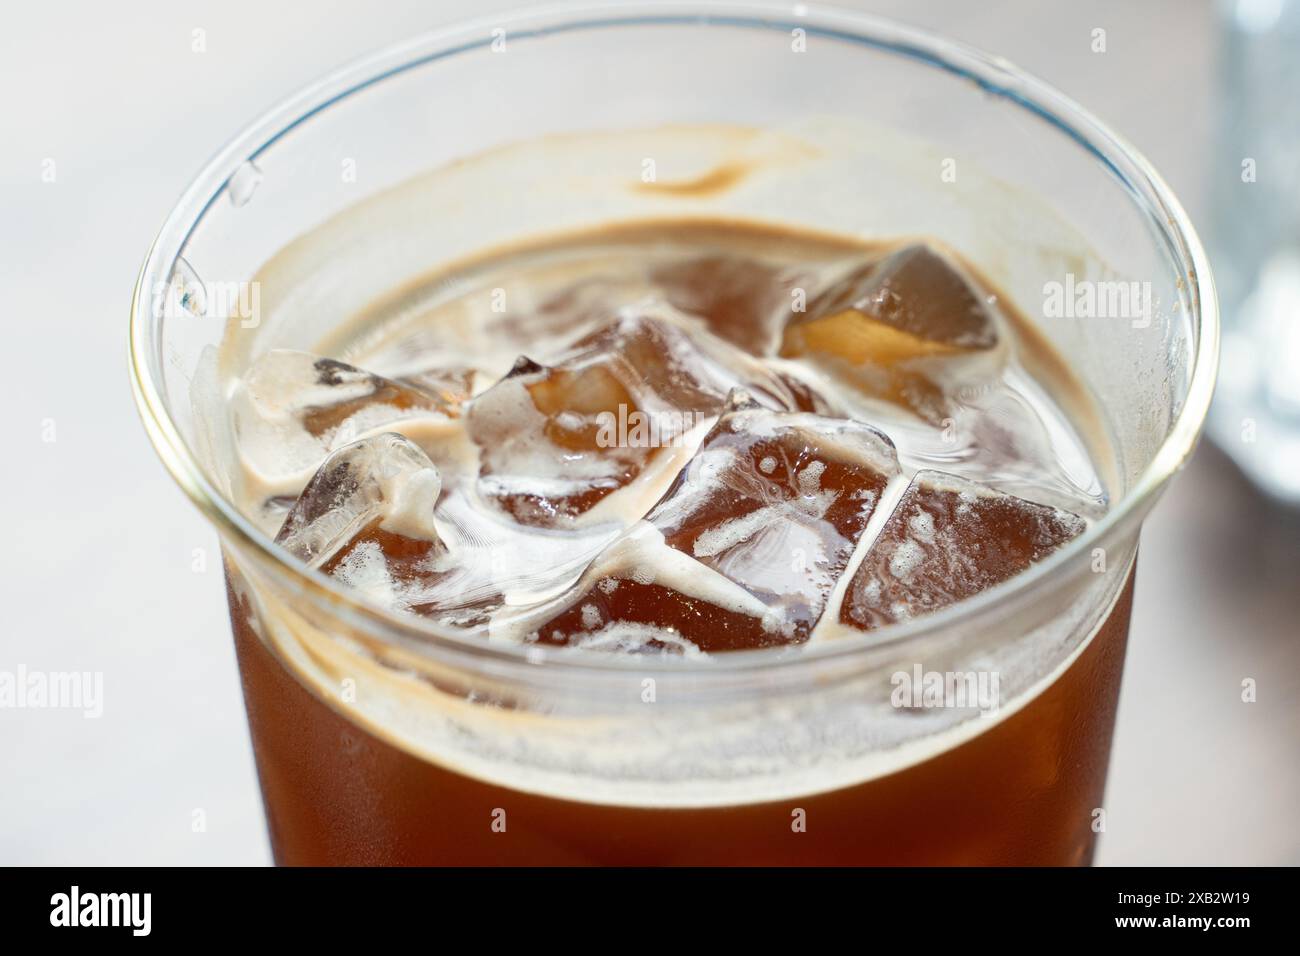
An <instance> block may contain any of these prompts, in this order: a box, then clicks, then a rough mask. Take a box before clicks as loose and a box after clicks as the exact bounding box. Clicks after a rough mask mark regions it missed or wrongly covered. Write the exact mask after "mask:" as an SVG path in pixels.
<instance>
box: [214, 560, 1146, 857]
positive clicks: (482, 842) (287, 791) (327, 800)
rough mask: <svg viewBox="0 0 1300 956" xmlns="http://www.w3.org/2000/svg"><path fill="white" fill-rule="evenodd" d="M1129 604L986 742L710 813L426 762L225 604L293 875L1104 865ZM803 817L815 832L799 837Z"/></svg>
mask: <svg viewBox="0 0 1300 956" xmlns="http://www.w3.org/2000/svg"><path fill="white" fill-rule="evenodd" d="M1132 592H1133V581H1132V576H1131V574H1130V578H1129V581H1128V584H1127V585H1126V587H1125V588H1124V591H1123V593H1122V594H1121V595H1120V598H1119V600H1118V601H1117V602H1116V604H1115V606H1114V608H1113V609H1112V610H1111V612H1110V614H1109V616H1108V617H1107V618H1106V620H1105V622H1104V623H1103V624H1102V626H1101V628H1100V630H1099V631H1098V633H1097V634H1096V635H1095V636H1094V637H1093V639H1092V642H1091V643H1090V644H1089V645H1088V647H1087V648H1085V650H1084V651H1083V653H1082V654H1081V655H1080V656H1079V657H1078V658H1077V659H1076V660H1075V661H1074V662H1073V663H1072V664H1071V665H1070V667H1069V668H1068V670H1066V671H1065V672H1064V673H1063V674H1062V675H1061V676H1060V678H1058V679H1057V680H1056V681H1055V682H1054V683H1053V684H1052V685H1051V686H1050V687H1048V688H1047V689H1046V690H1044V691H1043V692H1042V693H1041V694H1040V695H1038V697H1037V698H1035V699H1034V700H1032V701H1030V702H1029V703H1028V704H1027V705H1026V706H1025V707H1024V708H1023V709H1022V710H1020V711H1018V712H1016V713H1015V714H1012V715H1011V716H1010V717H1008V718H1006V719H1005V720H1003V721H1001V722H999V723H997V724H996V725H994V726H993V727H992V728H990V729H989V730H988V731H986V732H984V733H983V734H980V735H979V736H977V737H975V738H974V739H972V740H970V741H968V742H966V743H964V744H962V745H959V746H957V747H954V748H952V749H950V750H948V751H946V752H945V753H942V754H940V755H938V756H936V757H933V758H932V759H930V760H926V761H924V762H922V763H919V764H916V765H914V766H911V767H908V768H906V769H904V770H900V771H898V772H896V773H892V774H889V775H888V776H885V777H880V778H877V779H875V780H871V781H869V782H867V783H863V784H860V785H858V786H855V787H846V788H844V789H840V790H835V791H831V792H829V793H818V794H814V795H809V796H806V797H801V798H799V799H798V800H792V801H788V802H780V803H758V804H747V805H742V806H736V807H716V808H713V807H711V808H704V809H694V808H688V809H655V808H651V807H647V808H643V809H640V808H629V807H622V806H600V805H597V804H590V803H579V802H575V801H570V800H560V799H548V798H546V797H540V796H536V795H534V794H529V793H523V792H520V791H515V790H511V789H508V788H505V787H500V786H493V785H491V784H487V783H484V782H482V781H479V780H476V779H473V778H470V777H467V776H465V775H463V774H460V773H456V772H454V771H452V770H448V769H446V768H443V767H440V766H438V765H436V764H433V763H429V762H427V761H424V760H421V759H419V758H418V757H414V756H412V755H411V754H409V753H406V752H405V751H403V750H400V749H398V748H396V747H394V746H392V745H391V744H389V743H386V742H385V741H382V740H380V739H378V738H377V737H375V736H373V735H371V734H369V733H367V732H366V731H365V730H363V729H361V728H360V727H358V726H357V725H355V724H353V723H351V722H350V721H348V720H346V719H345V718H344V717H342V716H340V715H339V714H338V713H337V712H336V711H335V710H333V709H331V708H330V707H328V706H326V705H325V704H324V703H322V702H321V701H320V700H318V699H317V698H316V697H315V696H313V695H312V694H311V693H309V692H308V691H307V690H306V689H305V688H304V687H303V686H302V685H301V684H300V683H299V682H298V681H297V680H296V679H295V678H294V677H293V675H292V674H290V673H289V672H288V671H287V670H286V668H285V667H284V666H283V665H282V664H281V663H280V662H279V660H277V659H276V657H275V656H274V655H273V654H272V653H271V652H270V651H269V650H268V649H267V647H266V645H265V644H263V643H262V641H261V640H260V639H259V638H258V637H257V636H256V635H255V634H254V633H253V632H252V631H251V630H250V628H249V626H248V624H247V611H248V609H247V608H246V607H241V606H240V605H239V604H238V603H237V602H236V599H235V596H234V594H233V592H232V593H231V594H230V598H231V607H232V615H231V622H232V624H233V626H234V631H235V649H236V652H237V654H238V657H239V667H240V674H241V677H242V680H243V686H244V699H245V702H246V704H247V707H248V720H249V727H250V729H251V732H252V738H253V751H254V754H255V755H256V759H257V771H258V776H259V778H260V780H261V784H262V796H263V800H264V801H265V805H266V813H267V820H268V824H269V827H270V833H271V847H272V850H273V851H274V854H275V860H276V862H277V863H279V864H281V865H288V866H321V865H466V866H477V865H521V866H528V865H547V864H550V865H561V866H564V865H583V864H604V865H627V866H638V865H639V866H657V865H674V864H718V865H723V864H725V865H759V864H790V865H1015V866H1039V865H1042V866H1066V865H1082V864H1087V863H1089V862H1090V861H1091V859H1092V853H1093V845H1094V842H1095V837H1096V834H1095V833H1094V832H1093V829H1092V825H1093V809H1094V808H1096V807H1100V806H1101V805H1102V791H1103V789H1104V787H1105V782H1106V766H1107V761H1108V760H1109V755H1110V743H1111V732H1112V729H1113V727H1114V722H1115V705H1116V701H1117V699H1118V697H1119V682H1120V669H1121V666H1122V664H1123V661H1124V647H1125V643H1126V641H1127V638H1128V625H1129V611H1130V608H1131V604H1132ZM796 808H801V809H803V810H804V811H805V818H806V821H807V828H806V831H805V832H794V831H793V830H792V829H791V822H792V819H793V818H792V813H793V812H794V810H795V809H796ZM499 809H503V810H505V812H506V820H507V826H506V830H505V832H504V833H501V832H494V830H493V827H492V824H493V820H494V816H493V814H494V811H497V810H499Z"/></svg>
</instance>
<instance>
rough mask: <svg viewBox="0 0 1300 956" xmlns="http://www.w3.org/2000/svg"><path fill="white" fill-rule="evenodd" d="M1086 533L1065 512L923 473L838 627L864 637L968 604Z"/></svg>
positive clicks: (849, 594)
mask: <svg viewBox="0 0 1300 956" xmlns="http://www.w3.org/2000/svg"><path fill="white" fill-rule="evenodd" d="M1085 527H1086V522H1085V521H1084V519H1082V518H1080V517H1078V516H1077V515H1074V514H1071V513H1070V512H1068V511H1062V510H1060V509H1058V508H1053V507H1049V506H1047V505H1041V504H1036V503H1034V502H1031V501H1026V500H1024V499H1023V498H1017V497H1015V496H1014V495H1009V494H1004V493H1002V492H999V491H995V490H993V489H991V488H989V487H987V486H985V485H981V484H978V483H976V482H972V481H967V480H966V479H964V478H959V477H956V476H954V475H948V474H945V473H942V472H937V471H922V472H918V473H917V475H916V477H915V478H913V480H912V483H911V484H910V485H909V486H908V488H907V490H906V491H905V492H904V493H903V496H902V498H901V499H900V500H899V502H898V505H897V506H896V507H895V508H894V511H893V513H892V514H890V516H889V519H888V520H887V521H886V522H885V524H884V527H883V528H882V529H881V531H880V534H879V536H878V537H877V538H876V540H875V541H874V542H872V545H871V548H870V550H869V551H867V553H866V554H865V555H864V556H863V559H862V563H861V564H860V565H859V566H858V569H857V571H856V572H854V574H853V577H852V579H851V580H850V581H849V586H848V589H847V591H846V592H845V595H844V602H843V604H842V605H841V607H840V620H841V621H842V622H843V623H844V624H848V625H850V626H852V627H856V628H860V629H862V630H870V629H872V628H875V627H881V626H884V625H886V624H892V623H894V622H896V621H902V620H907V619H908V618H912V617H916V616H918V615H921V614H926V613H929V612H931V611H937V610H939V609H940V608H943V607H947V606H948V605H950V604H953V603H955V602H957V601H960V600H963V599H964V598H968V597H971V596H973V595H975V594H978V593H979V592H980V591H983V590H984V589H986V588H990V587H992V586H993V585H995V584H999V583H1001V582H1002V581H1005V580H1007V579H1008V578H1010V577H1012V576H1013V575H1016V574H1019V573H1020V572H1021V571H1024V570H1025V569H1026V568H1028V567H1029V566H1030V565H1031V564H1033V563H1034V562H1035V561H1039V560H1041V559H1042V558H1044V557H1045V556H1046V555H1048V554H1050V553H1051V552H1052V551H1054V550H1056V549H1057V548H1059V547H1060V546H1061V545H1063V544H1065V543H1066V542H1068V541H1070V540H1071V539H1072V538H1074V537H1075V536H1076V535H1078V534H1079V533H1080V532H1082V531H1083V529H1084V528H1085Z"/></svg>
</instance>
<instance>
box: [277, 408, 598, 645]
mask: <svg viewBox="0 0 1300 956" xmlns="http://www.w3.org/2000/svg"><path fill="white" fill-rule="evenodd" d="M441 484H442V483H441V481H440V479H439V475H438V470H437V468H436V467H434V465H433V463H432V462H431V461H430V460H429V458H428V456H426V455H425V454H424V452H423V451H422V450H421V449H420V448H419V447H417V446H416V445H415V444H414V443H412V442H410V441H408V440H407V439H406V438H403V437H402V436H401V435H397V434H393V433H382V434H379V435H374V436H371V437H369V438H364V439H361V440H359V441H357V442H353V443H352V444H349V445H345V446H344V447H342V448H340V449H338V450H337V451H335V452H334V453H333V454H331V455H330V456H329V457H328V458H326V460H325V462H324V463H323V464H322V465H321V467H320V469H319V471H317V473H316V474H315V476H314V477H313V478H312V479H311V481H310V482H308V484H307V487H306V488H305V489H304V490H303V492H302V494H301V495H300V496H299V498H298V500H297V501H296V502H295V503H294V505H293V507H292V509H291V510H290V512H289V514H288V517H287V518H286V519H285V522H284V525H283V527H282V528H281V529H280V533H279V534H278V535H277V537H276V540H277V541H278V542H279V543H280V544H281V545H282V546H283V547H285V548H286V549H288V550H289V551H291V552H292V553H294V554H295V555H297V556H298V557H300V558H302V559H303V560H304V561H306V562H307V563H309V564H311V565H312V566H313V567H316V568H319V569H320V570H321V571H322V572H323V573H325V574H328V575H330V576H332V577H335V578H338V579H339V580H340V581H342V582H343V583H345V584H347V585H348V586H349V587H351V588H353V589H354V590H356V591H359V592H360V593H361V594H363V595H364V596H365V597H367V598H369V599H370V600H372V601H374V602H376V603H378V604H382V605H384V606H386V607H389V608H391V609H393V610H396V611H403V612H409V613H413V614H418V615H422V616H424V617H429V618H432V619H434V620H436V621H438V622H439V623H441V624H444V625H447V626H452V627H461V628H473V627H482V626H486V625H488V623H489V621H490V618H491V616H492V614H493V613H494V612H497V611H499V610H500V609H501V608H502V607H503V605H505V604H507V603H512V602H513V603H529V602H532V601H537V600H541V599H544V598H547V597H549V596H551V595H552V594H554V593H556V592H558V591H561V590H563V589H564V588H566V587H568V586H570V585H571V584H572V583H573V582H574V581H575V580H576V579H577V577H578V575H580V574H581V573H582V571H583V569H584V568H585V567H586V566H587V564H588V563H589V562H590V561H591V559H592V557H594V556H595V555H596V554H597V553H598V552H599V551H600V550H601V548H603V547H604V546H605V545H606V544H608V543H609V542H610V541H611V540H613V538H614V537H615V536H616V535H617V534H618V532H619V528H618V526H616V525H606V526H595V527H592V528H588V529H584V530H583V531H582V532H580V533H574V534H568V535H556V534H553V533H549V532H545V531H540V530H537V529H530V528H525V527H522V526H520V525H517V524H515V523H513V522H505V521H502V520H501V519H500V518H498V517H497V516H495V515H493V514H489V513H484V512H483V511H482V510H481V509H480V508H479V507H478V504H477V502H476V499H475V496H474V495H472V494H471V493H470V489H469V488H467V487H464V486H462V487H458V488H453V489H451V490H445V489H443V488H442V487H441Z"/></svg>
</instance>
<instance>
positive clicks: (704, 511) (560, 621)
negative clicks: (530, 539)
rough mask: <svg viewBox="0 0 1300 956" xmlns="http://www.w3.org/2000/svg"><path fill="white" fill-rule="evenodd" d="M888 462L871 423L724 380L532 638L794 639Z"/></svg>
mask: <svg viewBox="0 0 1300 956" xmlns="http://www.w3.org/2000/svg"><path fill="white" fill-rule="evenodd" d="M897 473H898V463H897V458H896V456H895V453H894V449H893V446H892V444H891V443H890V442H889V439H888V438H886V437H885V436H884V435H882V434H881V433H880V432H878V431H876V430H875V429H873V428H871V427H869V426H867V425H862V424H858V423H854V422H849V421H844V420H834V419H826V418H821V417H819V416H815V415H809V414H805V413H787V412H776V411H772V410H770V409H765V408H761V407H759V406H757V405H756V404H754V403H753V402H746V401H745V400H744V398H743V396H742V395H741V394H740V393H734V394H733V398H732V402H731V404H730V405H729V407H728V410H727V411H726V412H725V414H723V415H722V416H721V418H720V419H719V420H718V422H717V424H716V425H715V426H714V428H713V429H712V430H711V431H710V432H709V434H708V436H707V437H706V438H705V440H704V442H703V444H702V445H701V447H700V449H699V451H698V452H697V453H696V455H695V457H694V458H693V459H692V460H691V462H690V464H689V465H688V466H687V467H686V469H685V470H684V471H683V472H682V473H681V474H680V475H679V476H678V477H677V479H676V480H675V481H674V483H673V486H672V488H671V489H670V490H669V491H668V493H667V494H666V495H665V496H664V498H663V500H662V501H661V502H660V503H659V504H658V505H657V506H656V507H655V508H654V510H653V511H651V512H650V514H649V515H648V516H647V519H646V521H645V522H644V523H643V524H642V525H639V526H638V527H636V528H634V529H632V530H631V531H629V532H628V534H627V535H626V536H625V540H624V541H622V542H620V544H619V545H617V546H615V547H614V548H611V549H610V553H609V554H607V555H603V556H602V557H601V558H600V559H598V560H597V561H596V562H595V563H594V564H593V566H592V568H591V569H589V570H588V572H587V574H586V575H584V578H583V581H582V582H580V584H579V586H578V589H577V593H578V594H579V595H580V596H579V597H578V598H577V600H576V601H574V602H573V603H571V604H569V605H568V606H567V607H566V608H565V609H564V610H563V611H562V612H561V613H560V614H558V615H556V616H555V617H554V618H553V619H551V620H549V621H548V622H547V623H546V624H544V625H542V626H541V627H539V628H538V629H537V634H538V639H539V640H542V641H544V642H546V643H581V644H584V645H591V644H592V643H593V642H595V643H600V642H601V641H604V640H606V637H607V635H606V637H599V636H600V635H605V632H606V629H608V628H610V627H616V628H617V627H620V626H624V625H637V626H639V627H643V628H644V627H651V628H659V629H661V630H664V631H666V632H668V633H669V635H670V636H671V640H665V641H660V642H658V646H656V647H652V648H651V649H661V650H671V649H673V647H674V646H675V643H681V642H686V645H687V646H689V647H692V648H694V649H698V650H702V651H717V650H733V649H738V648H754V647H766V646H772V645H777V644H791V643H798V642H801V641H804V640H806V639H807V637H808V634H809V632H810V631H811V629H812V627H813V625H814V624H815V623H816V621H817V619H818V617H819V616H820V615H821V613H822V611H823V609H824V607H825V604H826V599H827V597H828V596H829V594H830V592H831V590H832V589H833V588H834V586H835V582H836V581H837V580H838V578H839V577H840V575H841V574H842V573H843V571H844V568H845V567H846V565H847V563H848V561H849V558H850V556H851V555H852V553H853V549H854V545H855V543H856V541H857V539H858V537H859V536H860V535H861V533H862V531H863V529H864V528H865V527H866V524H867V522H868V520H869V519H870V517H871V514H872V512H873V510H874V509H875V506H876V504H877V502H878V501H879V500H880V495H881V492H882V491H883V490H884V488H885V485H886V484H887V483H888V481H889V479H890V477H891V476H892V475H895V474H897ZM629 554H631V555H632V556H633V557H632V558H629V557H628V555H629ZM593 635H596V636H595V637H594V636H593ZM598 638H599V639H598ZM615 643H617V641H615Z"/></svg>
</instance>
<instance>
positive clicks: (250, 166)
mask: <svg viewBox="0 0 1300 956" xmlns="http://www.w3.org/2000/svg"><path fill="white" fill-rule="evenodd" d="M261 183H262V171H261V170H260V169H258V168H257V165H256V164H255V163H254V162H253V161H252V160H245V161H244V162H242V163H240V164H239V168H238V169H236V170H235V171H234V172H233V173H231V175H230V178H229V179H227V180H226V193H227V195H229V196H230V204H231V205H232V206H234V207H235V208H236V209H238V208H239V207H240V206H243V205H245V204H246V203H247V202H248V201H249V200H250V199H252V198H253V193H255V192H257V187H258V186H259V185H261Z"/></svg>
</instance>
